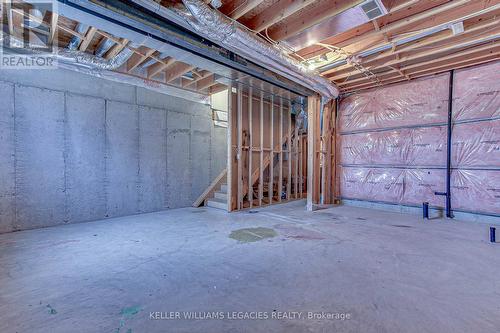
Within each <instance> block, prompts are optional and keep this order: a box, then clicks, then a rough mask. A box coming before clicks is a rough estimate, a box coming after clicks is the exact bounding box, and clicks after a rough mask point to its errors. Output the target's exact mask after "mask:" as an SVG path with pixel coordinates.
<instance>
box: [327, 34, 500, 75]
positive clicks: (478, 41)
mask: <svg viewBox="0 0 500 333" xmlns="http://www.w3.org/2000/svg"><path fill="white" fill-rule="evenodd" d="M499 33H500V28H498V29H495V30H494V31H488V32H487V33H485V34H481V36H479V37H475V38H471V39H469V40H466V41H463V42H461V43H451V44H446V45H443V46H440V47H437V48H432V49H430V50H429V49H424V51H420V52H418V53H415V54H410V55H406V56H402V57H399V59H397V58H396V59H392V60H390V61H386V62H385V63H383V64H380V65H378V66H377V67H384V66H385V67H387V66H397V65H398V64H400V63H403V62H407V61H413V60H418V59H422V58H425V57H429V56H436V55H437V54H440V53H445V52H450V51H454V50H458V51H460V49H461V48H466V47H472V46H473V45H474V44H476V45H479V44H481V43H484V42H486V41H491V40H492V38H495V37H497V36H498V34H499ZM358 73H359V72H358V71H357V70H353V71H350V72H347V73H342V74H339V75H336V76H333V77H328V79H330V80H333V81H339V80H342V79H346V78H348V77H351V76H353V75H356V74H358Z"/></svg>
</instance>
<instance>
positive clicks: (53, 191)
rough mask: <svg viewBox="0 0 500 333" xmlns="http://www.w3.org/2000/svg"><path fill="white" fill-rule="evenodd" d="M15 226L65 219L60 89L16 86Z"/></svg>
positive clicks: (63, 141) (55, 222) (62, 102)
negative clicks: (58, 90) (57, 90)
mask: <svg viewBox="0 0 500 333" xmlns="http://www.w3.org/2000/svg"><path fill="white" fill-rule="evenodd" d="M15 99H16V119H15V121H16V187H17V194H16V207H17V226H16V227H17V228H18V229H29V228H37V227H41V226H48V225H57V224H61V223H64V222H66V221H67V217H66V206H65V200H66V197H65V193H64V192H65V165H64V143H65V136H64V93H62V92H56V91H51V90H46V89H39V88H33V87H24V86H16V94H15Z"/></svg>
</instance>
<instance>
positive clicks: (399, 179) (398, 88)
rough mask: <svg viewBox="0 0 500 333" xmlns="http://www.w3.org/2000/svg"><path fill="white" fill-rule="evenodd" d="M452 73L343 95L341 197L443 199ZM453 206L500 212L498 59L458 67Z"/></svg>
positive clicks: (409, 200)
mask: <svg viewBox="0 0 500 333" xmlns="http://www.w3.org/2000/svg"><path fill="white" fill-rule="evenodd" d="M449 77H450V76H449V73H445V74H440V75H436V76H432V77H427V78H423V79H419V80H415V81H410V82H405V83H402V84H396V85H392V86H387V87H383V88H378V89H375V90H370V91H367V92H363V93H359V94H354V95H351V96H348V97H347V98H345V99H343V100H341V102H340V108H339V116H338V128H339V131H338V133H340V134H339V135H338V136H337V140H338V141H337V143H338V144H337V159H338V160H337V162H338V164H339V167H338V173H337V175H338V180H339V181H340V186H339V191H340V195H341V197H343V198H349V199H360V200H370V201H378V202H387V203H392V204H407V205H421V204H422V202H424V201H428V202H430V203H431V205H434V206H439V207H443V206H444V197H442V196H436V195H435V194H434V192H435V191H439V192H444V191H445V190H446V187H445V184H446V170H445V168H446V149H447V147H446V145H447V140H446V138H447V128H446V123H447V115H448V95H449V91H448V89H449ZM453 83H454V90H453V114H452V117H453V121H454V124H453V127H452V168H453V171H452V177H451V185H452V186H451V187H452V188H451V193H452V196H451V200H452V208H453V209H456V210H461V211H468V212H475V213H487V214H500V62H495V63H490V64H487V65H482V66H479V67H473V68H466V69H462V70H457V71H455V73H454V82H453Z"/></svg>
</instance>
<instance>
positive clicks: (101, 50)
mask: <svg viewBox="0 0 500 333" xmlns="http://www.w3.org/2000/svg"><path fill="white" fill-rule="evenodd" d="M113 45H115V42H113V41H112V40H111V39H108V38H106V39H105V40H104V42H103V43H100V44H99V46H98V47H97V50H96V51H95V55H96V56H99V57H104V55H105V54H106V52H108V51H109V49H110V48H111V47H112V46H113Z"/></svg>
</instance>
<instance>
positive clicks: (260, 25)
mask: <svg viewBox="0 0 500 333" xmlns="http://www.w3.org/2000/svg"><path fill="white" fill-rule="evenodd" d="M315 1H316V0H301V1H296V0H278V1H277V2H276V3H274V4H273V5H271V6H270V7H268V8H267V9H266V10H264V11H263V12H262V13H260V14H259V15H256V16H255V17H253V18H251V19H250V20H248V21H242V23H243V24H244V25H246V26H247V27H249V28H250V29H252V30H255V31H257V32H259V31H262V30H264V29H267V28H269V27H270V26H272V25H274V24H276V23H278V22H279V21H281V20H283V19H285V18H287V17H288V16H290V15H292V14H294V13H296V12H297V11H299V10H301V9H302V8H304V7H306V6H309V5H310V4H312V3H314V2H315Z"/></svg>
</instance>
